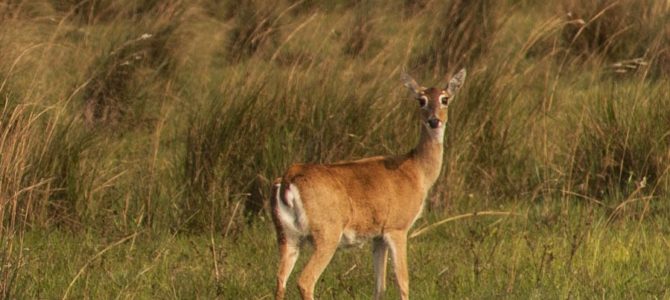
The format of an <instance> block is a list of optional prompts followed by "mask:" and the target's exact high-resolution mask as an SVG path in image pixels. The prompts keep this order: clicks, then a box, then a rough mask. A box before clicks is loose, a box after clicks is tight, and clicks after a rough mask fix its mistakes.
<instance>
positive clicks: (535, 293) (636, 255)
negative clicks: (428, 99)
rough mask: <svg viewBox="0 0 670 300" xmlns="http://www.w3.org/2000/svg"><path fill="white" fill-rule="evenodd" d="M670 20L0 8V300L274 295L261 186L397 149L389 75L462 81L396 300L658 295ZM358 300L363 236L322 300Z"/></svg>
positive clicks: (664, 268)
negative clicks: (403, 290) (321, 165)
mask: <svg viewBox="0 0 670 300" xmlns="http://www.w3.org/2000/svg"><path fill="white" fill-rule="evenodd" d="M669 23H670V2H668V1H651V0H644V1H635V0H620V1H614V0H587V1H572V0H560V1H554V2H550V3H541V2H539V1H530V0H504V1H486V0H473V1H463V0H449V1H430V0H392V1H354V0H346V1H314V0H303V1H294V0H282V1H276V2H273V3H267V2H266V1H260V0H246V1H232V0H231V1H226V0H224V1H215V0H198V1H178V0H175V1H155V0H121V1H110V0H100V1H75V0H9V1H4V2H0V218H1V223H0V299H35V298H38V299H54V298H62V299H66V298H67V299H82V298H84V299H107V298H140V299H153V298H159V299H164V298H198V299H211V298H222V299H263V298H265V299H270V298H272V295H273V294H272V293H273V289H274V282H275V280H274V274H275V271H276V264H277V261H278V257H277V249H276V240H275V236H274V232H273V226H272V222H271V221H270V218H269V214H268V210H267V209H268V208H267V207H268V197H269V195H268V194H269V191H270V182H271V180H272V179H273V178H275V177H277V176H279V175H280V174H281V173H282V172H283V171H284V170H285V169H286V168H287V166H289V165H290V164H291V163H292V162H335V161H340V160H350V159H356V158H361V157H366V156H370V155H379V154H400V153H404V152H406V151H409V150H410V149H411V148H412V147H413V146H414V145H415V144H416V142H417V139H418V131H419V126H420V124H419V123H418V122H417V121H416V120H417V116H416V112H417V108H416V107H417V105H416V103H415V101H413V100H412V98H411V96H410V95H409V93H408V92H407V90H406V89H405V88H404V87H403V86H402V83H401V81H400V74H401V73H402V72H403V71H405V72H407V73H409V74H411V75H412V76H413V77H414V78H417V79H418V80H419V82H420V83H423V84H424V85H428V86H430V85H439V84H442V83H444V80H445V78H446V77H448V76H449V75H450V74H453V73H454V72H456V71H457V70H459V69H460V68H463V67H465V68H467V69H468V78H467V80H466V82H465V85H464V87H463V89H462V90H461V91H460V93H459V96H458V97H457V99H456V101H455V102H454V103H453V105H452V107H450V112H449V115H450V117H449V122H448V124H447V130H446V137H445V153H444V162H445V163H444V165H443V167H442V173H441V176H440V178H439V179H438V181H437V184H436V185H435V186H434V187H433V189H432V192H431V193H430V196H429V197H428V199H427V200H426V201H427V206H426V211H425V214H424V217H423V218H421V219H419V221H417V223H416V224H415V226H414V230H413V231H412V232H413V233H412V234H413V235H414V237H413V238H411V240H410V246H409V261H410V275H411V279H410V294H411V296H412V298H414V299H452V298H455V299H458V298H468V299H490V298H512V299H516V298H521V299H527V298H533V299H544V298H604V299H612V298H662V299H670V201H669V200H670V197H669V194H668V192H670V174H669V172H670V77H669V76H668V74H670V27H669V26H667V24H669ZM422 229H426V230H425V231H423V230H422ZM310 252H311V249H309V248H308V249H305V250H304V251H303V254H302V255H301V259H300V260H299V261H298V265H297V269H296V270H297V271H299V270H300V269H301V266H302V265H304V263H305V261H306V258H307V257H308V256H309V253H310ZM391 277H392V272H391V274H390V276H389V285H390V287H389V291H388V295H387V296H388V297H389V298H390V299H395V298H397V297H398V295H397V290H396V289H395V287H394V286H393V283H392V282H393V280H392V279H391ZM289 285H290V286H291V288H289V292H288V293H289V294H288V297H289V299H294V298H297V297H298V294H297V289H295V288H294V286H295V273H294V275H293V276H292V277H291V280H290V283H289ZM372 291H373V271H372V261H371V249H370V246H369V245H367V246H364V247H362V248H351V249H347V250H344V251H338V253H337V254H336V256H335V258H334V260H333V262H332V263H331V264H330V265H329V267H328V269H327V270H326V272H325V273H324V275H323V277H322V279H321V280H320V282H319V283H318V284H317V291H316V293H317V297H318V298H320V299H331V298H333V299H368V298H370V297H371V295H372Z"/></svg>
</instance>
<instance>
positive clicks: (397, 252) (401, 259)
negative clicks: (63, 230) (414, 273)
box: [385, 231, 409, 300]
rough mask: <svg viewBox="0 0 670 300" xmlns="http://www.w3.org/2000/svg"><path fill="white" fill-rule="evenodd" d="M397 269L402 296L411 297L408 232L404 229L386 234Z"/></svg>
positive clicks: (404, 298) (394, 266) (403, 297)
mask: <svg viewBox="0 0 670 300" xmlns="http://www.w3.org/2000/svg"><path fill="white" fill-rule="evenodd" d="M385 238H386V240H387V242H388V245H389V248H391V258H392V261H393V269H394V271H395V278H396V283H397V284H398V289H399V290H400V298H401V299H403V300H406V299H409V274H408V271H407V233H406V232H403V231H396V232H391V233H388V234H386V235H385Z"/></svg>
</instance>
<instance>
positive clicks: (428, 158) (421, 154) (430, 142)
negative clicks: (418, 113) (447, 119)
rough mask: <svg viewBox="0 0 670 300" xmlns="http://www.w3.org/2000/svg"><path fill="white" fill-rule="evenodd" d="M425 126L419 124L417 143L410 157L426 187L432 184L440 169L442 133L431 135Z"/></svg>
mask: <svg viewBox="0 0 670 300" xmlns="http://www.w3.org/2000/svg"><path fill="white" fill-rule="evenodd" d="M429 130H430V129H428V128H427V127H426V126H421V137H420V138H419V143H418V145H417V146H416V147H415V148H414V149H413V150H412V151H411V152H410V159H412V160H414V161H415V162H416V165H417V167H418V168H419V171H420V172H421V173H422V174H423V176H424V178H425V182H426V184H427V185H428V186H427V188H430V187H431V186H433V183H435V180H437V177H438V176H439V175H440V170H441V169H442V153H443V144H442V140H443V135H442V134H439V135H433V134H431V132H430V131H429Z"/></svg>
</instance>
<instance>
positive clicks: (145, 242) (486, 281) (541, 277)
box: [13, 203, 670, 299]
mask: <svg viewBox="0 0 670 300" xmlns="http://www.w3.org/2000/svg"><path fill="white" fill-rule="evenodd" d="M663 205H667V204H663ZM506 206H507V205H506ZM501 209H503V210H512V211H514V212H516V213H517V214H518V215H515V216H508V217H497V216H478V217H474V218H469V219H462V220H459V221H454V222H450V223H446V224H444V225H442V226H440V227H436V228H434V229H433V230H430V231H427V232H426V233H425V234H422V235H419V236H417V237H416V238H413V239H411V240H410V245H409V258H410V270H411V272H410V274H411V281H410V288H411V293H412V297H413V298H415V299H438V298H445V297H446V298H450V299H451V298H468V299H490V298H515V299H518V298H522V299H528V298H545V299H546V298H607V299H613V298H661V299H667V298H668V297H670V288H668V286H669V284H670V267H668V266H669V265H670V264H669V262H670V261H669V260H670V251H668V249H669V248H670V231H668V228H669V227H668V226H669V225H670V224H668V220H667V218H665V217H664V216H647V217H645V218H644V219H635V218H630V219H626V220H622V219H614V220H609V222H608V219H609V216H610V214H609V213H608V212H607V210H604V209H594V208H593V207H591V206H590V205H586V204H584V203H571V204H569V205H568V209H567V210H565V211H560V209H558V206H556V205H551V204H548V205H542V204H535V205H527V206H518V205H510V206H509V207H501ZM440 218H441V217H440V216H438V215H435V214H430V215H427V216H426V217H425V218H423V219H421V220H420V221H419V222H418V224H417V227H422V226H424V225H426V224H429V223H432V222H435V221H438V220H439V219H440ZM271 228H272V225H271V224H270V223H269V222H267V221H261V220H259V221H258V222H256V223H254V224H253V225H250V226H249V227H247V228H245V230H242V231H239V232H237V233H234V234H231V235H229V236H227V237H226V238H222V235H221V234H220V233H215V234H214V235H213V236H208V235H207V234H199V235H191V234H176V235H175V234H169V233H158V232H138V233H136V235H134V236H132V237H131V238H129V239H127V240H125V241H124V242H122V243H120V244H116V245H113V246H110V245H112V244H114V243H116V242H118V241H120V240H122V239H123V238H124V236H121V235H104V238H103V237H101V235H100V233H97V232H88V233H82V234H72V233H66V232H62V231H51V232H48V231H35V232H29V233H26V235H25V236H24V237H23V245H24V249H23V258H22V261H21V263H22V267H21V272H20V273H19V276H18V278H17V285H16V287H15V290H14V294H13V297H15V298H24V299H25V298H46V299H54V298H60V297H62V296H63V295H64V293H65V291H67V292H69V297H70V298H73V299H78V298H93V299H100V298H105V299H110V298H140V299H143V298H163V299H164V298H180V299H183V298H199V299H211V298H217V297H218V298H223V299H260V298H268V297H270V295H271V294H272V293H273V289H274V272H275V267H276V264H277V258H278V255H277V253H276V244H275V237H274V233H273V232H272V230H271ZM108 247H110V248H109V249H107V248H108ZM310 252H311V249H310V248H309V247H307V248H306V249H304V251H303V252H302V253H301V258H300V260H299V261H298V263H297V266H296V270H294V273H293V276H292V277H291V280H290V282H289V286H290V288H289V291H288V292H289V294H288V296H289V297H290V298H297V297H298V294H297V288H296V286H295V278H296V277H297V276H296V274H297V273H296V271H297V272H299V271H300V270H301V268H302V266H303V265H304V263H305V262H306V258H307V257H308V256H309V254H310ZM389 266H390V265H389ZM80 270H81V274H80V276H78V277H77V278H76V280H73V279H74V278H75V277H76V275H77V273H78V272H80ZM390 270H392V269H390ZM392 276H393V273H392V272H389V291H388V294H387V295H388V296H389V297H390V299H394V298H397V297H398V294H397V290H396V289H395V286H394V284H393V280H392ZM373 278H374V274H373V272H372V258H371V248H370V245H366V246H363V247H361V248H357V247H353V248H346V249H340V250H339V251H338V252H337V254H336V255H335V257H334V258H333V261H332V263H331V264H330V265H329V266H328V268H327V269H326V271H325V273H324V275H323V277H322V279H321V280H320V281H319V283H318V284H317V291H316V292H317V297H319V298H321V299H352V298H353V299H368V298H370V297H371V294H372V290H373ZM70 285H71V288H70V289H69V290H68V289H67V287H69V286H70Z"/></svg>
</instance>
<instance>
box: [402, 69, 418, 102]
mask: <svg viewBox="0 0 670 300" xmlns="http://www.w3.org/2000/svg"><path fill="white" fill-rule="evenodd" d="M400 80H402V83H403V84H404V85H405V86H406V87H407V88H408V89H409V90H410V91H412V93H414V94H415V95H416V96H418V95H421V92H423V88H422V87H421V86H420V85H419V84H418V83H416V80H414V78H412V76H409V74H407V73H405V72H403V73H402V74H401V75H400Z"/></svg>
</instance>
